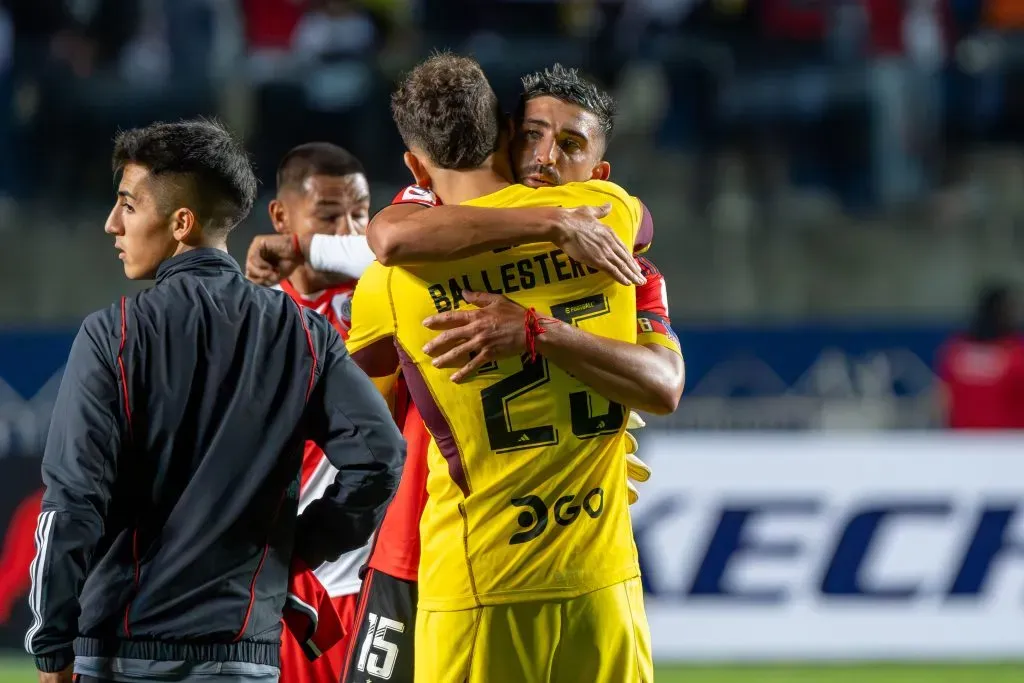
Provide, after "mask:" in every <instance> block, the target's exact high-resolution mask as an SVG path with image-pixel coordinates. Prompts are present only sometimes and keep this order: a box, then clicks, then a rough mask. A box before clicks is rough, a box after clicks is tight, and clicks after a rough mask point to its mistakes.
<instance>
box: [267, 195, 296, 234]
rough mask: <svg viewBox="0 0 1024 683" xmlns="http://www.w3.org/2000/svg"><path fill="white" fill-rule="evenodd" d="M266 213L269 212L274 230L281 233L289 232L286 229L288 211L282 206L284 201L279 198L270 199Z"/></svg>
mask: <svg viewBox="0 0 1024 683" xmlns="http://www.w3.org/2000/svg"><path fill="white" fill-rule="evenodd" d="M267 213H269V214H270V224H271V225H273V226H274V232H276V233H278V234H281V235H287V234H288V233H290V232H291V230H289V229H288V211H287V210H286V209H285V208H284V202H282V201H281V200H279V199H271V200H270V206H268V207H267Z"/></svg>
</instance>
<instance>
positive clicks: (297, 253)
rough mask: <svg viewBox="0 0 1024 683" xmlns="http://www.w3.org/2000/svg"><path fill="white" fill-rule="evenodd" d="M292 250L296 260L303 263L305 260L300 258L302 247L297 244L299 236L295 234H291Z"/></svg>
mask: <svg viewBox="0 0 1024 683" xmlns="http://www.w3.org/2000/svg"><path fill="white" fill-rule="evenodd" d="M292 249H294V250H295V258H296V259H298V260H299V261H304V260H305V259H304V258H303V257H302V245H301V244H299V236H298V235H297V234H295V233H294V232H293V233H292Z"/></svg>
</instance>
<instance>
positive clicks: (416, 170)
mask: <svg viewBox="0 0 1024 683" xmlns="http://www.w3.org/2000/svg"><path fill="white" fill-rule="evenodd" d="M402 161H404V162H405V167H406V168H407V169H409V173H412V177H413V180H414V181H416V184H417V185H419V186H420V187H430V173H429V172H428V171H427V166H426V164H424V163H423V161H422V160H421V159H420V158H419V157H418V156H416V155H415V154H413V153H412V152H406V153H405V154H404V155H402Z"/></svg>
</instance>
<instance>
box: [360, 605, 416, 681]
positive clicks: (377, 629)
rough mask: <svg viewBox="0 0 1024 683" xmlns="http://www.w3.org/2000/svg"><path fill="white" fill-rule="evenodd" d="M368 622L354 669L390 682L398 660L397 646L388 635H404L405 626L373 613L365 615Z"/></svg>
mask: <svg viewBox="0 0 1024 683" xmlns="http://www.w3.org/2000/svg"><path fill="white" fill-rule="evenodd" d="M367 621H368V622H369V623H368V625H367V629H366V637H365V638H363V642H362V645H360V647H359V659H358V660H357V661H356V669H357V670H358V671H359V672H360V673H365V674H368V675H370V676H374V677H375V678H380V679H382V680H385V681H387V680H390V679H391V674H393V673H394V671H395V662H396V661H397V660H398V645H397V644H396V643H393V642H391V641H389V640H388V634H389V633H391V632H394V633H405V624H404V623H402V622H400V621H395V620H394V619H388V618H387V617H384V616H378V615H376V614H374V613H373V612H370V613H368V614H367Z"/></svg>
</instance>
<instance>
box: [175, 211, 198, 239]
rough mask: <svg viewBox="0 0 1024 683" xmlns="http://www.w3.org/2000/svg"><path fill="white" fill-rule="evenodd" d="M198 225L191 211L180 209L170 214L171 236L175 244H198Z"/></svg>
mask: <svg viewBox="0 0 1024 683" xmlns="http://www.w3.org/2000/svg"><path fill="white" fill-rule="evenodd" d="M200 232H201V230H200V228H199V224H198V222H197V221H196V215H195V214H194V213H193V212H192V209H189V208H185V207H182V208H180V209H176V210H175V211H174V212H173V213H172V214H171V234H172V235H173V236H174V240H175V241H176V242H182V243H184V244H189V245H191V244H196V243H198V242H199V238H200V237H201V235H200Z"/></svg>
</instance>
